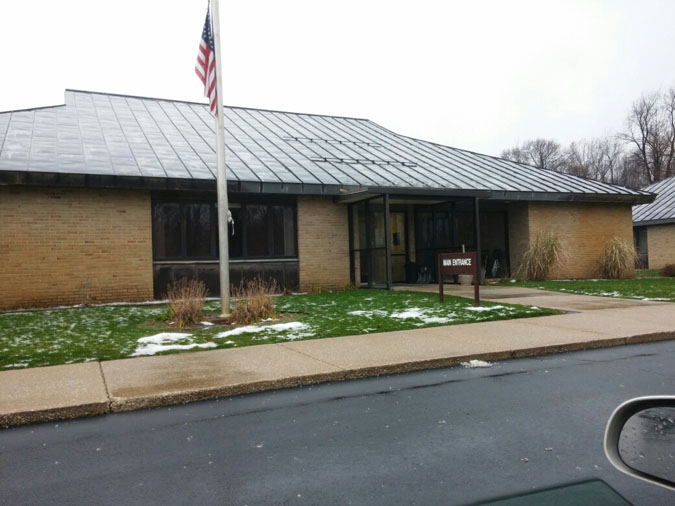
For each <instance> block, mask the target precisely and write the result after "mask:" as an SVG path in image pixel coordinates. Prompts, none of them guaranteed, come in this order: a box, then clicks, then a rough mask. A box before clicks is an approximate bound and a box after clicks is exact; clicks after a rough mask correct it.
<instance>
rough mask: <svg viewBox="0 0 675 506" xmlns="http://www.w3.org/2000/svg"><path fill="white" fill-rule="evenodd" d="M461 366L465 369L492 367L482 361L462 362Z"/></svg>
mask: <svg viewBox="0 0 675 506" xmlns="http://www.w3.org/2000/svg"><path fill="white" fill-rule="evenodd" d="M462 365H463V366H464V367H466V368H469V369H474V368H476V367H492V366H493V365H494V364H493V363H491V362H485V361H484V360H469V361H468V362H462Z"/></svg>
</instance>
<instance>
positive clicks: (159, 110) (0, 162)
mask: <svg viewBox="0 0 675 506" xmlns="http://www.w3.org/2000/svg"><path fill="white" fill-rule="evenodd" d="M224 119H225V127H226V133H225V139H226V164H227V169H226V170H227V176H228V178H229V179H230V180H231V181H233V182H235V183H236V184H238V187H239V188H244V189H249V190H251V189H255V188H257V189H258V191H267V189H270V191H271V189H274V188H277V189H279V188H280V189H281V190H280V191H287V189H288V188H294V190H293V191H296V190H298V191H300V189H301V190H302V191H305V190H306V191H311V192H313V193H316V192H319V193H321V192H326V191H331V192H332V191H333V190H329V188H340V187H343V188H345V187H349V188H368V189H369V191H376V189H377V188H381V189H382V190H386V191H391V190H392V189H395V190H400V191H425V190H434V191H446V192H449V193H453V192H455V193H457V194H459V193H458V192H474V193H475V192H481V194H484V193H485V192H495V195H497V194H500V195H510V196H511V197H513V196H514V195H521V196H522V197H523V199H529V198H530V196H535V195H536V198H537V199H541V198H544V199H545V198H551V199H569V198H570V197H569V196H571V195H572V196H573V195H579V196H580V198H581V197H583V198H589V199H593V198H597V199H601V198H602V199H603V200H606V199H607V198H609V199H611V198H614V197H612V196H615V197H616V199H617V200H621V199H623V200H625V199H626V198H629V199H630V198H634V200H635V201H637V200H640V199H642V200H644V199H645V198H649V197H648V196H647V197H645V195H648V193H645V192H640V191H636V190H630V189H628V188H622V187H618V186H614V185H609V184H606V183H601V182H598V181H592V180H588V179H583V178H579V177H576V176H572V175H569V174H562V173H557V172H552V171H542V170H540V169H537V168H534V167H530V166H527V165H523V164H518V163H514V162H511V161H508V160H503V159H500V158H496V157H492V156H488V155H483V154H479V153H473V152H471V151H466V150H461V149H457V148H452V147H449V146H443V145H440V144H436V143H432V142H427V141H422V140H418V139H414V138H411V137H406V136H402V135H398V134H396V133H394V132H392V131H390V130H388V129H386V128H384V127H382V126H380V125H378V124H376V123H373V122H371V121H368V120H364V119H357V118H345V117H337V116H322V115H316V114H300V113H290V112H281V111H270V110H263V109H248V108H240V107H226V108H225V118H224ZM213 123H214V122H213V118H212V116H211V115H210V114H209V112H208V109H207V106H206V104H200V103H193V102H180V101H171V100H161V99H153V98H145V97H133V96H125V95H116V94H106V93H95V92H86V91H75V90H66V97H65V105H63V106H53V107H47V108H40V109H31V110H23V111H10V112H6V113H0V170H5V171H10V172H11V171H32V172H36V173H37V172H40V173H46V172H53V173H59V174H63V175H64V176H65V175H66V174H69V173H72V174H90V175H91V176H92V177H93V176H99V177H112V176H125V177H131V176H134V177H142V178H148V179H149V180H152V181H157V179H155V178H159V179H162V178H166V179H168V180H171V181H173V182H172V183H171V184H179V183H176V182H180V181H185V180H188V179H194V180H213V179H215V172H216V167H215V165H216V156H215V135H214V124H213ZM88 180H94V179H92V178H89V179H88ZM320 188H323V189H322V190H320ZM462 194H464V193H462ZM476 194H478V193H476ZM547 196H548V197H547ZM532 198H534V197H532ZM668 202H669V201H668ZM671 207H672V206H671ZM636 209H637V208H636Z"/></svg>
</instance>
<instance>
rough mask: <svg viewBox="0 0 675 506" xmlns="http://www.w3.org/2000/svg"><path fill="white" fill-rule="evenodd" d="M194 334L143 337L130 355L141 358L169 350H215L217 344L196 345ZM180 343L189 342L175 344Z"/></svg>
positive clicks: (162, 334) (168, 333)
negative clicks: (180, 342) (193, 340)
mask: <svg viewBox="0 0 675 506" xmlns="http://www.w3.org/2000/svg"><path fill="white" fill-rule="evenodd" d="M191 338H192V334H184V333H181V332H161V333H159V334H155V335H154V336H147V337H141V338H140V339H138V340H137V342H138V344H139V345H138V346H137V347H136V350H135V351H134V352H133V353H132V354H131V355H130V356H132V357H140V356H143V355H155V354H156V353H159V352H161V351H169V350H191V349H192V348H215V347H216V346H217V344H216V343H212V342H207V343H195V342H192V339H191ZM178 341H188V342H187V343H184V344H175V343H176V342H178Z"/></svg>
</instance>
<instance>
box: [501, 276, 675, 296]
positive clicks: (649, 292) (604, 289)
mask: <svg viewBox="0 0 675 506" xmlns="http://www.w3.org/2000/svg"><path fill="white" fill-rule="evenodd" d="M514 285H517V286H524V287H527V288H540V289H542V290H555V291H558V292H566V293H578V294H581V295H600V296H603V297H622V298H626V299H642V300H656V301H666V302H675V278H663V277H659V278H656V277H644V278H631V279H585V280H571V281H523V282H519V283H514V284H511V285H510V286H514Z"/></svg>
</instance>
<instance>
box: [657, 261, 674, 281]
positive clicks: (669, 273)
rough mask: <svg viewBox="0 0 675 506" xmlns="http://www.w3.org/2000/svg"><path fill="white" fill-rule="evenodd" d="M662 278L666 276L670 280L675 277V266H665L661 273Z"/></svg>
mask: <svg viewBox="0 0 675 506" xmlns="http://www.w3.org/2000/svg"><path fill="white" fill-rule="evenodd" d="M660 274H661V276H666V277H668V278H673V277H675V264H666V265H664V266H663V269H661V271H660Z"/></svg>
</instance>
